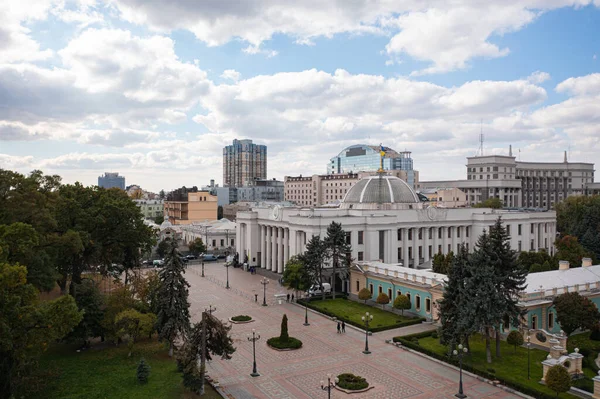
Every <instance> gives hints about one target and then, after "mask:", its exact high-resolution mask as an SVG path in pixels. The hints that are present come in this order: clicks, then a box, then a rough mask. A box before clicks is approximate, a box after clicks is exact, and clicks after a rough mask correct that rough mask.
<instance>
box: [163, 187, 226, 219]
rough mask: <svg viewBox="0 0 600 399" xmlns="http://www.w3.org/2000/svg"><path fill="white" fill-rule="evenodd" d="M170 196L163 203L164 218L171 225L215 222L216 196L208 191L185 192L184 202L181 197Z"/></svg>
mask: <svg viewBox="0 0 600 399" xmlns="http://www.w3.org/2000/svg"><path fill="white" fill-rule="evenodd" d="M171 194H172V193H170V194H169V196H168V197H167V200H166V201H164V217H165V220H168V221H169V222H171V223H172V224H173V225H180V224H190V223H193V222H204V221H211V220H217V209H218V205H217V196H216V195H212V194H211V193H210V192H208V191H194V192H187V193H186V200H185V201H184V200H183V199H184V198H182V196H181V195H171Z"/></svg>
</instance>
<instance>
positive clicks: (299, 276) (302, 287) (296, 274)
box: [283, 256, 311, 297]
mask: <svg viewBox="0 0 600 399" xmlns="http://www.w3.org/2000/svg"><path fill="white" fill-rule="evenodd" d="M283 284H284V285H285V286H286V287H288V288H291V289H293V290H294V292H295V293H296V297H297V296H298V291H306V290H308V289H309V288H310V284H311V281H310V276H309V275H308V273H307V272H306V269H305V268H304V264H303V263H302V261H301V260H300V258H299V257H297V256H292V257H291V258H290V260H288V262H287V263H286V265H285V269H284V270H283Z"/></svg>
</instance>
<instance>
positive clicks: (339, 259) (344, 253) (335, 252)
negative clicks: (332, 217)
mask: <svg viewBox="0 0 600 399" xmlns="http://www.w3.org/2000/svg"><path fill="white" fill-rule="evenodd" d="M351 252H352V247H351V246H350V244H348V243H347V242H346V232H345V231H344V229H342V224H341V223H337V222H331V224H330V225H329V226H328V227H327V236H326V237H325V256H326V258H327V259H329V260H330V261H331V267H332V274H331V293H332V295H333V299H335V283H336V278H337V276H338V274H339V275H340V276H341V277H342V278H345V277H347V276H348V274H349V272H350V263H351V260H350V257H349V256H348V254H349V253H351Z"/></svg>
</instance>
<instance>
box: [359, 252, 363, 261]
mask: <svg viewBox="0 0 600 399" xmlns="http://www.w3.org/2000/svg"><path fill="white" fill-rule="evenodd" d="M363 256H364V253H363V251H358V260H359V261H362V260H364V259H363Z"/></svg>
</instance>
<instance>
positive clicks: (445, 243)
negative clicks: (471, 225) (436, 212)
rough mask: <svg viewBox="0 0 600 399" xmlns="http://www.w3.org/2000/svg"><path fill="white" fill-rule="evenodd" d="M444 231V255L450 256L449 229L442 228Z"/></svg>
mask: <svg viewBox="0 0 600 399" xmlns="http://www.w3.org/2000/svg"><path fill="white" fill-rule="evenodd" d="M440 228H441V229H442V253H443V254H444V255H447V254H448V227H440Z"/></svg>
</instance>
